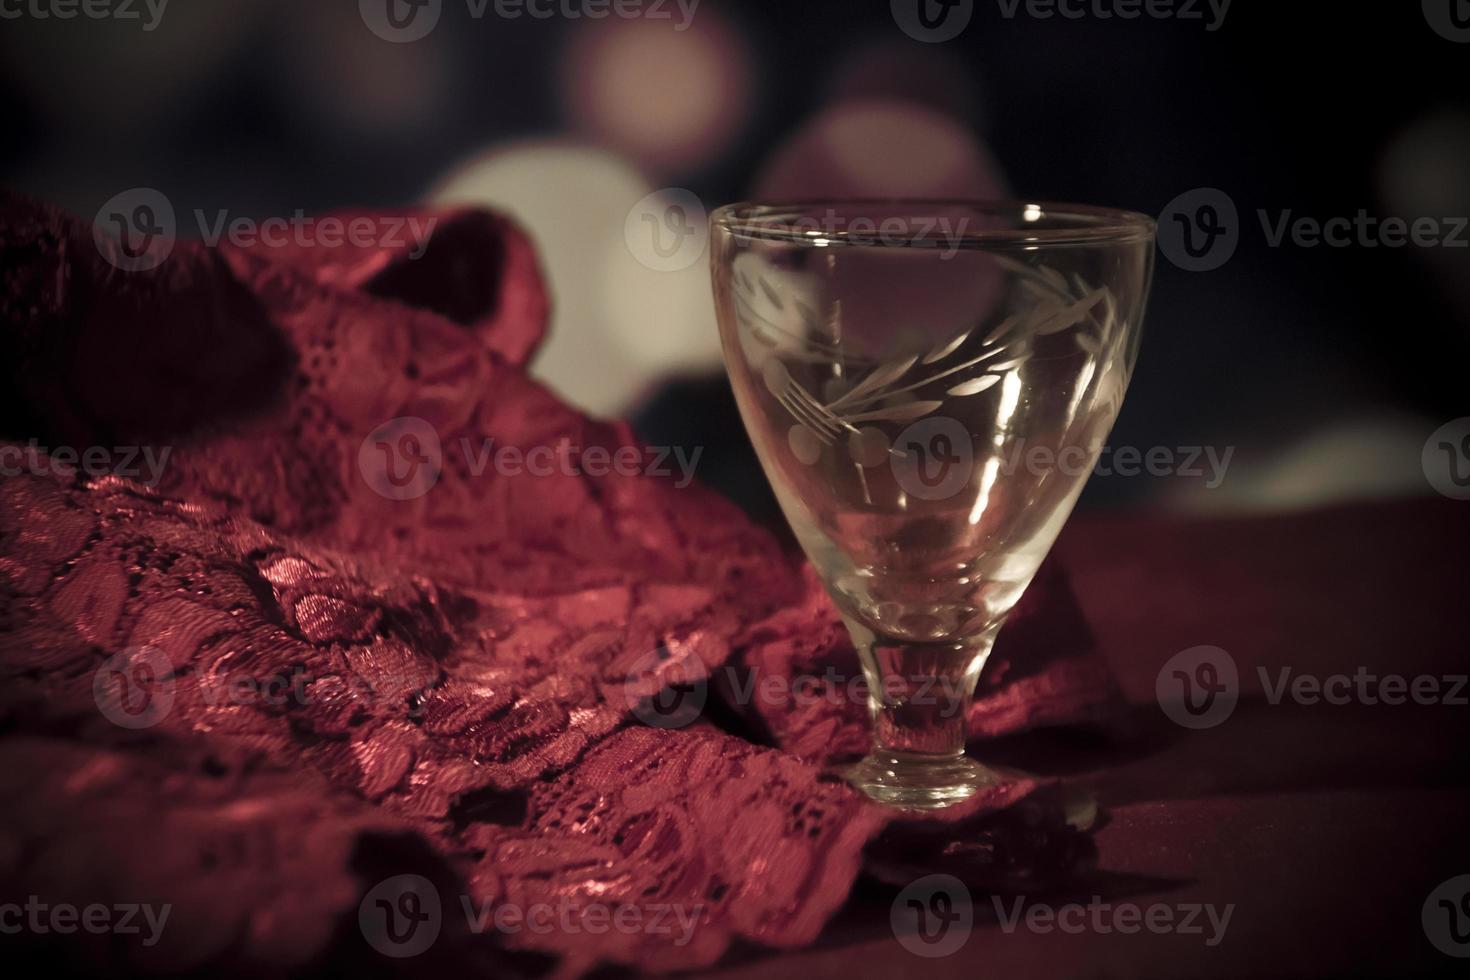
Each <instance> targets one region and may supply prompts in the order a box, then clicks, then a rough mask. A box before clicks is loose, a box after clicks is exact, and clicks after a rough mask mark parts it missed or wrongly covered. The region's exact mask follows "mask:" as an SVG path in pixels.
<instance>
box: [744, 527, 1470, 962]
mask: <svg viewBox="0 0 1470 980" xmlns="http://www.w3.org/2000/svg"><path fill="white" fill-rule="evenodd" d="M1057 551H1058V553H1059V554H1060V556H1061V557H1062V559H1063V561H1064V563H1065V566H1066V568H1067V569H1068V571H1069V572H1070V574H1071V576H1072V580H1073V584H1074V586H1075V588H1076V591H1077V593H1078V596H1079V599H1080V601H1081V603H1082V605H1083V608H1084V609H1085V611H1086V613H1087V616H1088V618H1089V620H1090V622H1091V624H1092V626H1093V628H1094V630H1095V632H1096V633H1097V636H1098V640H1099V643H1100V645H1101V647H1102V649H1103V650H1104V651H1105V652H1106V653H1107V655H1108V658H1109V660H1110V661H1111V663H1112V665H1113V667H1114V669H1115V671H1116V673H1117V675H1118V677H1119V679H1120V682H1121V685H1122V687H1123V690H1124V692H1125V694H1126V696H1127V698H1128V701H1129V703H1130V705H1132V709H1131V711H1130V714H1129V717H1127V718H1126V719H1123V720H1122V721H1121V722H1120V723H1119V724H1118V725H1115V726H1111V727H1110V728H1108V729H1107V730H1105V731H1102V732H1098V731H1091V732H1069V731H1066V730H1057V731H1052V732H1039V733H1033V734H1031V735H1026V736H1018V737H1016V738H1013V739H1008V740H1005V741H1004V742H1003V743H999V744H997V745H996V746H994V748H995V751H996V752H997V753H999V754H1000V755H1002V756H1004V758H1005V760H1006V761H1007V762H1013V763H1014V762H1024V761H1025V760H1026V759H1027V758H1028V757H1032V758H1046V759H1048V760H1055V759H1057V758H1062V759H1065V760H1067V761H1066V762H1065V763H1064V764H1063V766H1062V768H1060V769H1058V768H1056V767H1055V763H1054V762H1053V763H1052V764H1051V765H1052V767H1053V768H1051V769H1046V770H1041V771H1046V772H1049V773H1055V774H1058V775H1065V776H1067V777H1069V778H1074V779H1076V780H1078V781H1080V782H1082V783H1084V784H1085V785H1087V786H1089V787H1090V788H1092V789H1093V791H1094V792H1095V793H1096V795H1097V796H1098V798H1099V799H1100V801H1101V803H1102V804H1103V806H1104V807H1105V808H1106V811H1107V813H1108V821H1107V822H1106V824H1105V825H1104V826H1103V828H1102V829H1101V830H1100V831H1099V833H1098V835H1097V843H1098V850H1099V861H1098V864H1099V869H1098V871H1097V872H1095V873H1094V874H1092V875H1090V876H1088V877H1087V878H1085V879H1082V880H1079V881H1078V882H1077V883H1076V887H1075V888H1074V889H1070V890H1069V892H1068V893H1067V894H1061V895H1057V896H1055V897H1050V896H1049V897H1047V898H1045V899H1044V901H1045V903H1046V904H1047V905H1049V906H1051V907H1052V908H1061V907H1062V906H1063V905H1065V904H1066V903H1068V902H1078V903H1081V904H1083V905H1087V904H1088V903H1089V902H1090V901H1092V899H1093V897H1094V896H1098V898H1099V899H1100V900H1101V901H1103V902H1105V903H1110V905H1111V906H1112V909H1113V910H1114V911H1116V909H1117V908H1118V907H1120V906H1122V905H1129V904H1131V905H1134V906H1139V907H1141V908H1144V909H1146V908H1147V907H1149V906H1151V905H1155V904H1164V905H1167V906H1170V907H1171V908H1172V909H1173V910H1174V913H1173V914H1175V915H1183V914H1187V913H1186V912H1185V907H1187V906H1189V905H1193V904H1201V905H1203V904H1210V905H1213V906H1214V907H1215V909H1216V910H1217V913H1218V912H1221V911H1223V909H1224V908H1225V907H1226V906H1227V905H1233V906H1234V908H1233V910H1232V912H1231V917H1230V919H1229V922H1228V926H1227V928H1226V929H1225V931H1224V935H1223V938H1221V939H1220V941H1219V942H1218V943H1217V944H1216V945H1213V946H1209V945H1207V944H1206V940H1207V939H1208V938H1209V937H1210V934H1211V932H1212V931H1213V930H1212V929H1211V928H1210V927H1209V926H1208V925H1205V927H1204V930H1203V934H1201V935H1194V934H1190V935H1184V934H1180V933H1179V932H1150V931H1148V930H1146V929H1144V930H1140V931H1138V932H1136V933H1130V934H1125V933H1121V932H1118V931H1116V930H1111V929H1108V928H1107V926H1108V924H1109V923H1111V922H1112V921H1113V920H1112V919H1111V918H1110V917H1109V916H1108V915H1102V916H1101V919H1100V921H1101V922H1102V923H1103V926H1104V928H1103V929H1099V928H1096V927H1095V926H1092V925H1084V926H1083V927H1082V928H1081V931H1076V930H1075V928H1074V930H1073V931H1071V932H1062V931H1059V930H1057V929H1056V928H1052V929H1051V930H1050V931H1041V930H1038V929H1028V928H1027V927H1026V926H1025V924H1024V923H1022V924H1021V925H1018V926H1015V927H1014V928H1012V929H1010V930H1006V929H1003V928H1002V925H1001V921H1000V918H999V917H998V916H997V912H996V909H995V906H994V902H993V900H992V899H991V898H990V897H989V896H984V895H979V894H977V895H975V896H973V916H974V927H973V930H972V931H971V932H970V934H969V936H968V938H967V939H966V941H965V942H964V944H963V946H961V947H960V948H959V949H958V950H957V951H955V952H954V953H952V954H950V955H947V956H944V957H940V958H930V959H920V958H918V957H917V956H916V955H915V954H913V953H911V952H909V951H908V950H907V949H905V948H904V947H903V946H902V945H900V943H899V942H898V941H897V939H896V938H895V936H894V934H893V931H892V928H891V926H890V919H889V909H890V906H891V904H892V902H893V899H894V896H895V894H896V891H895V890H894V889H892V888H883V887H880V886H878V885H876V884H871V883H869V884H864V885H862V886H860V887H859V889H858V890H857V892H856V893H855V896H854V899H853V901H852V902H850V903H849V906H848V907H847V908H846V909H845V910H844V911H843V912H842V913H841V914H840V915H839V917H838V918H837V919H836V920H835V921H834V922H833V923H831V925H830V926H829V927H828V929H827V930H826V931H825V932H824V934H823V937H822V939H821V940H820V941H819V942H818V943H817V944H816V945H814V946H812V947H810V948H807V949H804V950H800V951H794V952H788V953H783V954H771V953H770V952H768V951H754V950H750V951H744V952H742V953H741V954H739V955H736V956H735V957H733V958H732V959H731V960H728V961H727V962H726V965H725V966H724V967H723V968H722V969H720V970H718V971H716V972H717V974H718V975H719V976H722V977H729V978H737V977H738V978H744V977H749V978H759V980H778V978H784V977H800V978H802V980H819V978H824V977H834V978H836V977H841V978H844V980H849V978H851V977H852V976H854V975H857V976H884V975H898V974H902V973H908V972H917V971H922V972H923V973H924V975H925V976H933V977H962V976H963V977H977V976H979V977H984V976H993V977H1103V976H1107V977H1114V976H1116V977H1178V976H1192V977H1232V978H1234V977H1245V976H1256V975H1270V976H1341V975H1364V976H1373V975H1378V976H1420V975H1424V976H1429V975H1459V976H1464V975H1467V972H1470V971H1467V968H1470V962H1467V961H1465V960H1460V959H1454V958H1451V957H1450V956H1448V955H1446V954H1445V953H1442V952H1440V951H1439V950H1437V949H1436V948H1435V947H1434V946H1433V945H1431V943H1430V941H1429V939H1428V938H1427V937H1426V932H1425V928H1424V925H1423V922H1422V919H1421V914H1422V909H1423V907H1424V904H1425V901H1426V899H1427V898H1428V897H1429V895H1430V893H1431V892H1432V891H1433V890H1434V889H1435V888H1436V887H1437V886H1438V885H1439V884H1441V883H1442V882H1444V881H1446V880H1447V879H1450V878H1452V877H1455V876H1457V875H1462V874H1470V819H1467V818H1470V781H1467V775H1470V767H1467V766H1466V765H1465V761H1466V755H1467V751H1466V744H1467V742H1466V734H1467V730H1470V724H1467V722H1470V706H1466V705H1465V704H1464V703H1463V702H1464V700H1465V699H1467V698H1470V686H1467V687H1466V688H1465V689H1463V690H1461V691H1460V692H1459V695H1460V697H1459V700H1460V702H1461V703H1459V704H1448V703H1440V704H1429V705H1416V704H1406V705H1402V706H1394V705H1387V704H1382V703H1376V704H1368V703H1364V700H1365V699H1360V698H1356V697H1354V698H1353V703H1349V704H1327V703H1317V704H1307V703H1297V702H1296V701H1294V700H1293V699H1292V698H1290V697H1287V698H1279V699H1276V700H1277V703H1274V704H1273V703H1271V699H1270V698H1268V697H1267V696H1266V693H1267V692H1266V689H1265V688H1264V687H1263V683H1262V673H1263V671H1264V674H1265V677H1266V678H1268V679H1269V680H1270V683H1271V684H1272V685H1273V686H1274V685H1276V684H1277V683H1278V680H1279V678H1280V676H1281V671H1282V669H1283V668H1289V669H1290V671H1291V675H1290V676H1292V677H1296V676H1299V675H1313V676H1314V677H1318V678H1323V679H1325V678H1327V677H1329V676H1332V675H1339V674H1345V675H1348V676H1349V677H1350V678H1351V677H1353V676H1354V675H1355V674H1357V673H1359V672H1360V671H1362V672H1367V673H1368V674H1370V675H1372V676H1373V677H1383V676H1386V675H1389V674H1398V675H1402V676H1404V677H1405V678H1410V679H1412V678H1414V677H1418V676H1433V677H1436V678H1441V679H1443V680H1442V683H1443V687H1442V690H1443V691H1445V692H1449V691H1451V689H1452V688H1453V686H1454V684H1455V682H1454V681H1452V680H1447V679H1448V678H1453V677H1454V676H1455V675H1463V674H1465V673H1467V672H1470V662H1467V661H1470V657H1467V655H1466V654H1467V650H1466V646H1467V644H1466V638H1467V629H1466V621H1467V616H1470V590H1467V588H1466V586H1467V580H1470V576H1467V575H1466V573H1465V570H1464V569H1465V564H1466V560H1467V556H1470V504H1467V503H1463V502H1454V501H1447V500H1434V501H1428V500H1426V501H1410V502H1396V503H1389V504H1374V505H1359V506H1352V507H1344V508H1336V509H1332V510H1327V511H1320V512H1314V513H1307V514H1294V515H1282V516H1271V517H1266V518H1261V517H1254V518H1230V519H1208V520H1205V519H1178V518H1174V519H1167V518H1159V517H1153V516H1111V515H1110V516H1102V517H1079V518H1077V519H1076V520H1074V521H1073V522H1072V524H1070V525H1069V526H1068V528H1067V530H1066V531H1065V532H1064V533H1063V536H1062V538H1061V540H1060V541H1059V542H1058V544H1057ZM1200 645H1212V646H1216V647H1221V648H1223V649H1224V650H1226V651H1228V652H1229V654H1230V656H1231V657H1232V658H1233V660H1234V661H1235V663H1236V664H1237V666H1238V669H1239V674H1240V686H1241V698H1240V701H1239V703H1238V705H1237V706H1236V708H1235V710H1234V712H1233V713H1232V714H1231V715H1230V716H1229V717H1228V718H1227V719H1226V720H1225V721H1224V722H1223V723H1221V724H1219V725H1217V726H1215V727H1213V728H1208V729H1203V730H1198V731H1194V730H1188V729H1185V728H1182V727H1180V726H1177V725H1174V724H1173V723H1172V722H1170V721H1169V720H1168V719H1167V718H1166V717H1165V715H1164V714H1163V712H1162V711H1161V710H1160V709H1159V707H1158V705H1157V702H1156V700H1155V679H1156V677H1157V675H1158V673H1159V671H1160V668H1161V667H1162V666H1163V665H1164V663H1165V662H1166V661H1167V660H1169V658H1171V657H1172V656H1174V655H1175V654H1176V653H1179V652H1180V651H1183V650H1186V649H1188V648H1191V647H1195V646H1200ZM1375 683H1376V682H1374V681H1369V682H1368V688H1369V690H1370V691H1372V690H1374V689H1375V688H1374V684H1375ZM1033 768H1035V767H1034V766H1033ZM1012 901H1013V900H1012ZM1012 910H1013V906H1012V905H1011V904H1009V903H1008V904H1007V905H1006V911H1007V915H1009V914H1010V912H1011V911H1012ZM1072 915H1074V916H1075V913H1072ZM1092 921H1098V920H1097V918H1095V917H1094V918H1093V920H1092ZM1120 921H1122V920H1120ZM1199 921H1200V922H1202V923H1204V922H1207V920H1206V919H1204V918H1203V917H1201V918H1200V920H1199ZM1068 923H1069V925H1071V926H1075V925H1076V920H1075V918H1069V919H1068ZM1465 952H1466V953H1467V955H1470V947H1467V948H1466V950H1465Z"/></svg>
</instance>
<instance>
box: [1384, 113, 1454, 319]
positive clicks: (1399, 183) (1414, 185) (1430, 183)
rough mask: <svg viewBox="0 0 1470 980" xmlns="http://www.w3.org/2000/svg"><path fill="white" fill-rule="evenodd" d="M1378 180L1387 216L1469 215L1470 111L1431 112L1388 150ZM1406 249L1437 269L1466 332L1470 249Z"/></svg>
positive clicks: (1391, 143) (1441, 219)
mask: <svg viewBox="0 0 1470 980" xmlns="http://www.w3.org/2000/svg"><path fill="white" fill-rule="evenodd" d="M1379 184H1380V188H1381V190H1380V195H1381V196H1382V198H1383V208H1382V211H1383V213H1384V215H1385V216H1389V215H1392V216H1396V217H1400V218H1403V219H1405V220H1407V221H1409V222H1411V223H1412V222H1413V220H1414V219H1415V218H1435V219H1438V220H1440V221H1444V219H1447V218H1455V217H1463V216H1465V215H1470V115H1466V114H1465V113H1463V112H1444V113H1440V114H1438V115H1432V116H1427V117H1424V118H1421V119H1419V120H1418V121H1416V122H1415V123H1413V124H1412V125H1410V126H1409V127H1408V128H1407V129H1405V130H1403V131H1402V132H1400V133H1399V134H1398V135H1397V136H1395V137H1394V138H1393V140H1392V141H1390V143H1389V144H1388V146H1387V148H1386V149H1385V150H1384V153H1383V159H1382V162H1381V164H1380V166H1379ZM1441 227H1442V228H1445V226H1444V225H1441ZM1445 231H1446V232H1448V231H1450V229H1448V228H1445ZM1463 234H1464V233H1463V232H1462V235H1461V237H1462V238H1463ZM1408 251H1409V252H1411V253H1413V254H1414V255H1415V256H1416V257H1418V258H1419V259H1420V260H1421V261H1424V262H1427V263H1429V265H1430V266H1432V267H1433V268H1434V270H1435V273H1436V275H1437V277H1438V280H1439V283H1440V285H1441V287H1442V288H1443V289H1444V291H1445V294H1446V295H1447V296H1448V297H1449V299H1450V301H1451V302H1452V303H1453V304H1455V305H1456V306H1457V307H1458V308H1459V310H1460V316H1459V317H1458V320H1459V322H1460V324H1461V325H1462V326H1461V330H1462V331H1463V324H1466V323H1470V249H1465V248H1411V249H1408Z"/></svg>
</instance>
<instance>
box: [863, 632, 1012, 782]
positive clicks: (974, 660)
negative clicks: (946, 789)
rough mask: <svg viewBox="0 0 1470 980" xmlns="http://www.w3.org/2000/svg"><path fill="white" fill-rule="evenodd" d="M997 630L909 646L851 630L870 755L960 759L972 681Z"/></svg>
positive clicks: (983, 662)
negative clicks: (869, 719) (864, 695)
mask: <svg viewBox="0 0 1470 980" xmlns="http://www.w3.org/2000/svg"><path fill="white" fill-rule="evenodd" d="M849 625H850V626H851V625H852V624H849ZM859 630H861V633H859V632H858V631H859ZM998 631H999V625H998V624H997V626H995V627H994V628H992V629H989V630H987V631H985V632H984V633H982V634H979V635H977V636H973V637H967V638H965V639H964V640H962V641H955V640H946V641H939V642H929V641H925V642H912V641H905V640H896V639H891V638H888V637H881V636H875V635H874V634H872V632H871V631H869V630H867V629H865V628H862V627H857V628H856V629H854V630H853V636H854V639H855V640H857V641H858V653H859V656H860V657H861V658H862V662H863V672H864V674H865V675H866V676H867V681H868V709H869V710H870V711H871V712H872V715H873V751H874V753H875V754H876V753H892V754H898V755H901V756H920V757H924V756H929V757H934V758H936V759H945V758H954V757H956V756H959V755H962V754H963V753H964V751H965V738H966V736H967V734H968V732H969V721H968V719H969V710H970V701H971V699H972V698H973V697H974V694H975V683H976V681H978V680H979V679H980V670H981V668H983V667H984V666H985V660H986V658H987V657H988V656H989V654H990V648H991V646H992V645H993V644H994V642H995V634H996V633H997V632H998ZM863 634H866V635H863Z"/></svg>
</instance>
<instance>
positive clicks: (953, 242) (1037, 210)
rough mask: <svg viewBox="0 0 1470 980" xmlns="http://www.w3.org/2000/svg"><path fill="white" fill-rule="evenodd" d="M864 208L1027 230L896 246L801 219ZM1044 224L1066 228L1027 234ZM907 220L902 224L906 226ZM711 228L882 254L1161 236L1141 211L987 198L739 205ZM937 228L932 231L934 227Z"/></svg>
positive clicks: (714, 218) (878, 234) (952, 235)
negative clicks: (946, 212)
mask: <svg viewBox="0 0 1470 980" xmlns="http://www.w3.org/2000/svg"><path fill="white" fill-rule="evenodd" d="M861 207H870V208H876V207H888V208H899V209H911V210H912V211H914V214H912V215H910V216H908V217H909V218H910V219H920V218H926V217H936V218H937V215H934V214H929V215H926V214H925V213H924V212H925V211H931V212H932V211H938V210H939V209H951V210H957V211H968V212H970V213H972V214H974V215H977V216H983V217H1007V218H1012V219H1015V221H1016V223H1017V224H1019V225H1021V227H1015V228H980V229H974V230H968V229H960V230H958V231H954V230H948V231H945V232H943V233H936V234H932V235H931V234H929V233H927V232H925V233H921V234H918V235H910V236H907V237H902V236H901V237H900V238H899V239H898V240H894V238H892V237H891V236H887V235H885V234H884V233H883V232H882V231H881V230H880V228H879V227H878V225H879V223H880V222H878V221H875V220H874V219H873V218H872V217H871V216H864V215H861V214H857V215H851V216H849V217H847V218H846V219H845V220H846V221H847V222H849V223H850V222H851V221H853V220H855V219H858V218H865V217H866V219H867V221H868V222H869V223H871V224H873V226H874V227H873V230H871V231H868V232H863V233H855V232H853V231H851V230H850V229H849V230H844V229H822V228H808V227H803V225H804V224H805V222H802V221H801V220H800V216H801V215H802V214H805V213H809V212H811V211H812V210H813V209H817V208H824V209H828V210H831V211H834V212H837V213H838V214H840V213H841V212H842V211H843V210H847V211H849V212H851V211H852V209H854V208H861ZM1042 218H1046V219H1048V220H1049V221H1052V222H1060V223H1059V224H1057V225H1054V226H1052V227H1036V228H1027V227H1025V226H1024V225H1025V224H1026V223H1029V222H1033V221H1039V220H1041V219H1042ZM900 220H903V219H900ZM710 225H711V227H713V228H718V229H720V230H721V231H723V232H725V233H726V234H730V235H734V236H740V237H744V238H758V239H762V240H765V241H777V242H787V243H790V244H793V245H813V246H815V245H822V246H824V247H825V246H830V245H845V246H849V247H852V246H867V247H876V248H926V247H929V248H935V247H945V248H964V247H966V246H971V247H977V248H1005V247H1015V248H1021V249H1028V248H1032V247H1042V246H1048V247H1055V246H1064V245H1122V244H1131V243H1136V242H1145V241H1149V240H1151V239H1152V238H1153V237H1154V235H1155V233H1156V230H1157V223H1156V222H1155V221H1154V219H1153V218H1151V217H1149V216H1148V215H1146V214H1143V213H1142V212H1139V211H1128V210H1124V209H1119V208H1106V207H1097V206H1094V205H1090V204H1067V203H1063V202H1057V201H1040V200H1029V199H1019V198H1016V199H1003V198H996V199H986V198H903V197H893V198H882V197H874V198H862V197H854V198H835V197H834V198H808V199H799V200H792V201H773V202H760V201H737V202H734V203H731V204H726V205H723V206H721V207H719V208H716V209H715V211H714V212H713V214H711V216H710ZM931 227H932V226H931Z"/></svg>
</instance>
